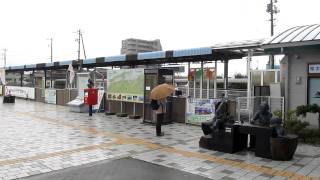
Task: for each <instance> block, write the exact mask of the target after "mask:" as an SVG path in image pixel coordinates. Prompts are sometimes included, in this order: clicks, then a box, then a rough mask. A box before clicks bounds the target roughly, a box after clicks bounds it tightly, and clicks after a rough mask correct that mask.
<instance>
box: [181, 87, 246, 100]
mask: <svg viewBox="0 0 320 180" xmlns="http://www.w3.org/2000/svg"><path fill="white" fill-rule="evenodd" d="M178 89H179V90H181V91H182V94H183V95H186V96H188V88H187V87H178ZM200 91H201V90H200V88H195V89H193V88H189V96H190V97H192V98H199V99H213V98H214V89H209V91H208V90H207V89H203V90H202V98H201V97H200ZM225 93H227V94H228V98H229V99H230V100H234V101H235V100H236V99H237V98H238V97H246V96H247V90H238V89H230V90H223V89H218V90H217V98H219V97H222V96H223V95H224V94H225Z"/></svg>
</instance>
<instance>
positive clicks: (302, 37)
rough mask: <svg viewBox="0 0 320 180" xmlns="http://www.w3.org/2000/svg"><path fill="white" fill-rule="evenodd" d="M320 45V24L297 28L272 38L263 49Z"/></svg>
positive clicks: (263, 45)
mask: <svg viewBox="0 0 320 180" xmlns="http://www.w3.org/2000/svg"><path fill="white" fill-rule="evenodd" d="M318 44H320V24H313V25H305V26H296V27H292V28H290V29H287V30H285V31H283V32H281V33H279V34H277V35H274V36H272V37H271V38H270V39H268V40H266V41H265V42H264V43H263V44H262V46H261V47H262V48H263V49H274V48H284V47H297V46H308V45H318Z"/></svg>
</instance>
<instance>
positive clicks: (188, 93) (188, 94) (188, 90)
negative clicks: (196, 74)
mask: <svg viewBox="0 0 320 180" xmlns="http://www.w3.org/2000/svg"><path fill="white" fill-rule="evenodd" d="M189 75H190V62H188V75H187V77H188V87H187V97H189V96H190V84H189V83H190V81H189Z"/></svg>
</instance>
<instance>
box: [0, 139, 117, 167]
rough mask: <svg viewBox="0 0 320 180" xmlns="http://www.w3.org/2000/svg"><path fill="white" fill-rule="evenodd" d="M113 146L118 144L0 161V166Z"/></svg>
mask: <svg viewBox="0 0 320 180" xmlns="http://www.w3.org/2000/svg"><path fill="white" fill-rule="evenodd" d="M115 144H118V142H117V141H114V142H110V143H101V144H98V145H92V146H86V147H81V148H77V149H71V150H66V151H58V152H54V153H45V154H41V155H36V156H31V157H25V158H17V159H10V160H5V161H0V166H4V165H10V164H16V163H23V162H29V161H35V160H41V159H46V158H51V157H57V156H63V155H70V154H74V153H79V152H84V151H90V150H95V149H98V148H106V147H110V146H112V145H115Z"/></svg>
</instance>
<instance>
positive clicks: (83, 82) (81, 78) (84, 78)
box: [77, 73, 90, 98]
mask: <svg viewBox="0 0 320 180" xmlns="http://www.w3.org/2000/svg"><path fill="white" fill-rule="evenodd" d="M77 76H78V77H77V80H78V82H77V84H78V92H79V94H78V95H79V97H80V98H83V97H84V89H87V88H88V79H89V78H90V74H89V73H77Z"/></svg>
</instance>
